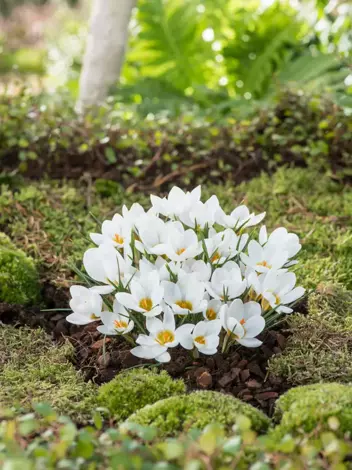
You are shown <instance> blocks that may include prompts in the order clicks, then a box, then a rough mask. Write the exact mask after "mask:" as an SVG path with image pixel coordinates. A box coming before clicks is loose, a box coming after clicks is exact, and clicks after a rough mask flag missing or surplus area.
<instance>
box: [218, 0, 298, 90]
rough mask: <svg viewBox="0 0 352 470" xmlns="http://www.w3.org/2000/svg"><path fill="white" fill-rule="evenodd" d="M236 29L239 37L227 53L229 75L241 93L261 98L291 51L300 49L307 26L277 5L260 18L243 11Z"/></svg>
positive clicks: (228, 47)
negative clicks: (301, 39)
mask: <svg viewBox="0 0 352 470" xmlns="http://www.w3.org/2000/svg"><path fill="white" fill-rule="evenodd" d="M234 29H235V31H236V37H235V39H234V40H233V41H232V43H230V44H229V45H228V46H227V47H226V48H225V50H224V56H225V58H226V65H227V69H228V74H229V76H230V78H231V81H232V84H233V85H234V86H235V89H236V92H237V94H242V95H243V94H244V93H246V92H250V93H251V95H252V96H254V97H256V98H259V97H261V96H263V95H264V94H265V93H266V91H267V89H268V87H269V86H270V83H271V80H272V78H273V75H274V73H275V72H276V71H277V70H278V69H280V67H281V65H282V64H283V63H284V62H285V60H286V58H287V56H288V55H289V54H290V51H292V50H294V49H296V48H297V47H299V46H300V32H301V31H302V30H303V29H304V25H303V24H302V23H301V22H299V21H298V20H297V17H296V16H295V15H293V13H292V12H290V10H288V12H286V11H284V9H283V8H282V7H281V6H279V5H278V4H275V5H273V6H272V7H270V8H268V9H267V10H265V11H264V12H263V13H262V14H260V15H251V16H248V12H247V11H242V12H239V18H238V19H237V21H236V23H235V25H234Z"/></svg>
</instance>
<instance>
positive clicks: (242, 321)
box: [240, 318, 246, 326]
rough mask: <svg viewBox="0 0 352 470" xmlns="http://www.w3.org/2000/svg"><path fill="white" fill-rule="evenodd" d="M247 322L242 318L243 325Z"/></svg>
mask: <svg viewBox="0 0 352 470" xmlns="http://www.w3.org/2000/svg"><path fill="white" fill-rule="evenodd" d="M245 323H246V320H245V319H244V318H242V320H241V321H240V324H241V325H242V326H243V325H244V324H245Z"/></svg>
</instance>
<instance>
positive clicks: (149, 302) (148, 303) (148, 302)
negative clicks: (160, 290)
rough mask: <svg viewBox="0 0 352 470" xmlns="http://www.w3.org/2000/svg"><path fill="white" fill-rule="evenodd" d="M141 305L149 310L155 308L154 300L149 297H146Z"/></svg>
mask: <svg viewBox="0 0 352 470" xmlns="http://www.w3.org/2000/svg"><path fill="white" fill-rule="evenodd" d="M139 306H140V307H141V308H143V310H147V312H149V311H150V310H151V309H152V308H153V301H152V299H150V298H149V297H145V298H144V299H142V300H141V301H140V302H139Z"/></svg>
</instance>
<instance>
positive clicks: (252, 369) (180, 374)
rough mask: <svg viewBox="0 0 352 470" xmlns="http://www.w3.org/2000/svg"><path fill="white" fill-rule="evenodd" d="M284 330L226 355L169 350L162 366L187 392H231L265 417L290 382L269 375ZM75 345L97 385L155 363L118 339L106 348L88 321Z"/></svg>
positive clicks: (75, 336)
mask: <svg viewBox="0 0 352 470" xmlns="http://www.w3.org/2000/svg"><path fill="white" fill-rule="evenodd" d="M286 334H287V333H285V332H284V333H283V332H278V331H273V330H272V331H268V332H266V333H264V335H263V336H262V337H261V339H262V341H263V345H262V346H261V347H260V348H258V349H249V348H242V347H239V348H237V350H233V351H230V352H229V354H228V355H226V356H224V355H222V354H221V353H218V354H216V355H215V356H205V355H201V356H200V357H199V358H198V359H193V358H192V357H191V355H190V353H189V351H186V350H184V349H182V348H179V347H178V348H175V349H170V350H169V352H170V354H171V357H172V360H171V361H170V363H168V364H163V365H161V366H160V367H161V368H163V369H165V370H166V371H167V372H168V373H169V374H170V375H171V376H172V377H175V378H183V379H184V380H185V382H186V384H187V387H188V390H199V389H200V390H217V391H219V392H224V393H230V394H232V395H234V396H235V397H238V398H240V399H241V400H243V401H246V402H248V403H250V404H251V405H254V406H256V407H257V408H260V409H262V410H263V411H264V412H265V413H267V414H268V415H271V414H272V412H273V408H274V404H275V401H276V399H277V398H278V397H279V396H280V395H281V394H282V393H284V392H285V391H286V390H287V389H288V388H289V386H288V385H287V384H285V383H284V381H283V379H282V378H278V377H274V376H272V375H268V374H267V364H268V360H269V359H270V358H271V357H272V356H273V355H274V354H279V353H281V352H282V350H283V349H284V348H285V344H286ZM70 341H71V342H72V344H73V345H74V346H75V349H76V365H77V367H78V368H79V369H81V370H83V371H84V373H85V375H86V378H87V379H91V380H93V381H94V382H96V383H98V384H101V383H104V382H108V381H109V380H111V379H112V378H113V377H115V375H116V374H117V373H119V372H120V371H121V370H123V369H128V368H131V367H136V366H138V365H142V364H154V365H155V362H150V361H149V362H148V361H142V360H140V359H137V358H136V357H134V356H133V355H132V354H131V353H130V352H129V349H130V346H129V345H128V344H127V343H126V342H124V341H123V340H121V339H119V338H112V337H111V338H107V340H106V343H105V352H104V350H103V347H104V345H103V339H102V335H101V334H100V333H99V332H98V331H96V325H94V324H90V325H87V326H86V327H85V328H84V329H83V330H80V331H78V332H76V333H74V334H72V336H71V337H70Z"/></svg>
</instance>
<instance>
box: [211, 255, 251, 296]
mask: <svg viewBox="0 0 352 470" xmlns="http://www.w3.org/2000/svg"><path fill="white" fill-rule="evenodd" d="M205 286H206V289H207V291H208V292H209V294H210V295H211V296H212V297H214V299H218V300H225V301H228V300H233V299H235V298H236V297H239V296H240V295H242V294H243V292H244V291H245V290H246V287H247V281H246V280H245V279H242V275H241V270H240V268H239V266H238V264H236V263H235V262H234V261H228V262H227V263H226V264H225V265H224V266H222V267H221V268H217V269H215V271H214V272H213V275H212V277H211V281H210V282H208V283H207V284H206V285H205Z"/></svg>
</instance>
